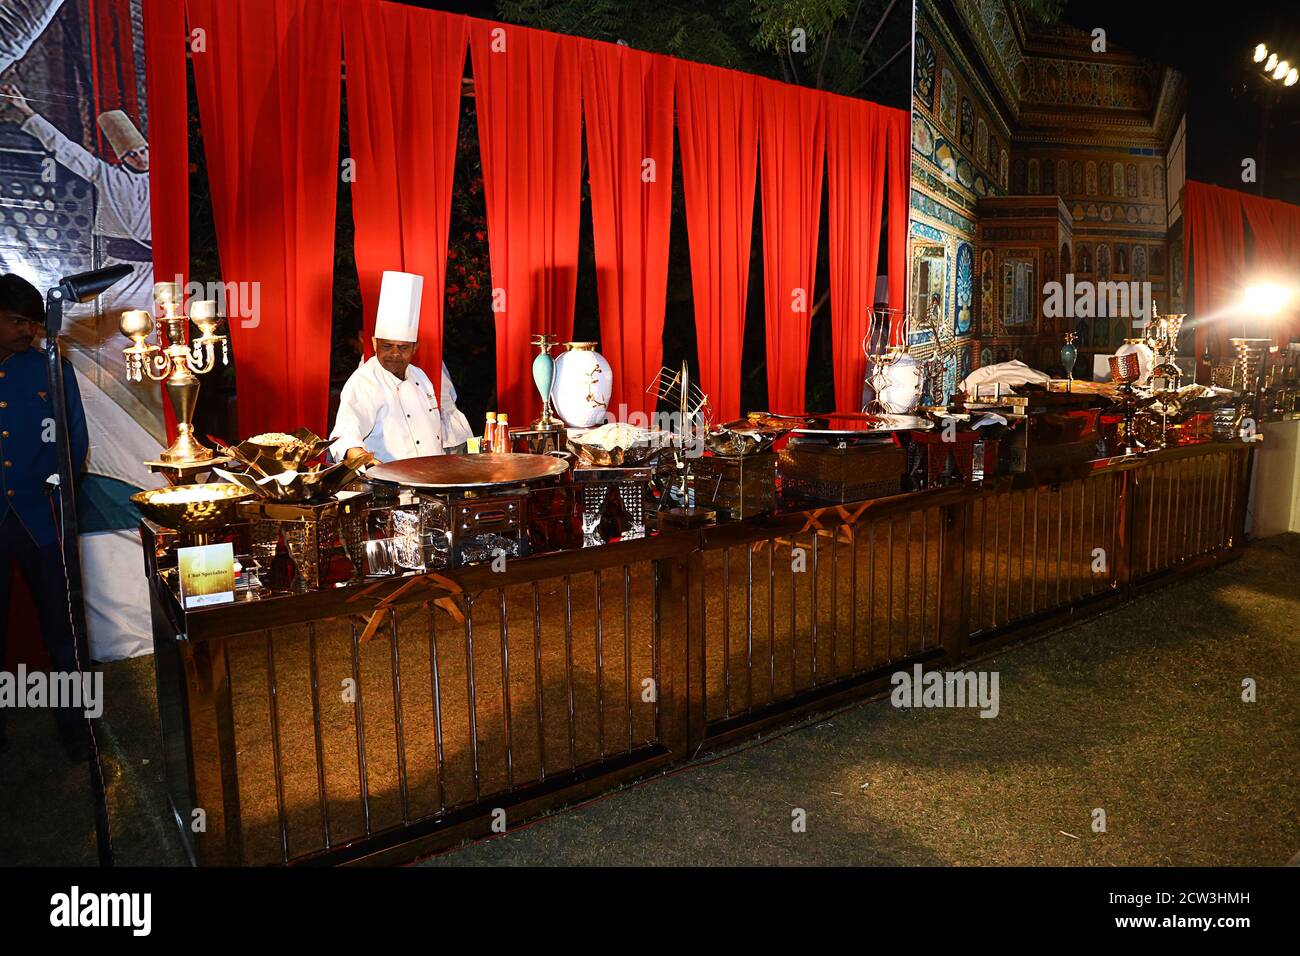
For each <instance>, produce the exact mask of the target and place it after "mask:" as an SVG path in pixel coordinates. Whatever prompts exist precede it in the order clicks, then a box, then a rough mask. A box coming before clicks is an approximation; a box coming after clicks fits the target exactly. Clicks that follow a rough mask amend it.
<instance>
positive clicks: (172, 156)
mask: <svg viewBox="0 0 1300 956" xmlns="http://www.w3.org/2000/svg"><path fill="white" fill-rule="evenodd" d="M186 42H187V36H186V33H185V4H183V3H176V2H175V0H145V2H144V52H145V57H144V66H145V95H146V96H147V97H148V103H149V129H148V130H147V137H148V139H149V141H150V142H149V196H150V201H149V223H150V234H151V236H152V241H153V279H154V282H176V281H178V280H179V281H180V283H181V285H182V286H183V285H184V284H185V283H187V282H188V281H189V272H190V217H189V208H190V138H189V123H190V119H189V95H188V92H187V90H186V84H185V47H186ZM177 210H181V212H180V214H178V213H177ZM162 406H163V415H164V418H165V421H166V425H167V434H168V436H169V438H170V437H171V436H172V434H173V432H174V431H175V428H176V416H175V414H174V413H173V412H172V403H171V402H170V401H164V402H163V403H162Z"/></svg>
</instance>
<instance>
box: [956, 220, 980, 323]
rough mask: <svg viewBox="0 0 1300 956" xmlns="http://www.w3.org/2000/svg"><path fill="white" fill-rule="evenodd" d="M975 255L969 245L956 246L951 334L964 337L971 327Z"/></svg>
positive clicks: (966, 243)
mask: <svg viewBox="0 0 1300 956" xmlns="http://www.w3.org/2000/svg"><path fill="white" fill-rule="evenodd" d="M974 267H975V255H974V253H973V252H972V251H971V247H970V243H968V242H963V243H961V244H960V245H958V246H957V307H956V309H955V310H954V316H953V333H954V334H956V335H965V334H966V333H967V332H969V331H970V326H971V303H972V302H973V300H974V291H975V283H974V276H973V272H974Z"/></svg>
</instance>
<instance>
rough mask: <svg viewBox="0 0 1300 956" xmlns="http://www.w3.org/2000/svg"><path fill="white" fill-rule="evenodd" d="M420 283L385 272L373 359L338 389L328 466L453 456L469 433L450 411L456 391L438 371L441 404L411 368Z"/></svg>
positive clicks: (428, 383) (453, 408) (462, 418)
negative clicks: (367, 458) (369, 458)
mask: <svg viewBox="0 0 1300 956" xmlns="http://www.w3.org/2000/svg"><path fill="white" fill-rule="evenodd" d="M423 289H424V277H423V276H418V275H412V274H411V273H409V272H385V273H384V277H383V282H382V284H381V286H380V290H379V310H378V313H377V314H376V316H375V337H374V346H375V354H374V355H373V356H371V357H370V358H368V359H366V361H364V362H362V363H361V366H360V367H359V368H358V369H357V370H356V371H355V372H353V373H352V375H351V377H349V378H348V380H347V383H346V384H345V385H344V386H343V395H342V396H341V398H340V399H339V413H338V417H337V418H336V419H335V420H334V430H333V431H331V432H330V438H331V439H332V440H333V444H332V445H331V446H330V454H331V455H332V456H333V457H334V459H335V460H340V459H352V458H355V457H357V456H358V455H362V454H364V453H365V452H372V453H373V454H374V455H375V457H376V458H378V459H379V460H380V461H399V460H401V459H403V458H418V457H422V456H425V455H441V454H458V453H460V452H463V451H464V450H465V443H466V441H467V440H468V439H469V436H470V435H471V434H472V432H471V430H470V427H469V422H468V421H467V420H466V419H465V416H464V415H463V414H461V412H460V410H459V409H457V408H456V389H455V388H454V387H453V386H452V383H451V376H450V375H449V374H448V373H447V366H446V364H445V363H444V364H443V366H442V405H441V406H439V404H438V397H437V395H436V394H435V392H434V389H433V382H431V381H430V380H429V376H428V375H426V374H425V372H424V370H423V369H421V368H420V367H419V366H417V365H414V364H412V363H413V360H414V358H415V351H416V341H417V339H418V332H419V327H420V295H421V293H422V292H423Z"/></svg>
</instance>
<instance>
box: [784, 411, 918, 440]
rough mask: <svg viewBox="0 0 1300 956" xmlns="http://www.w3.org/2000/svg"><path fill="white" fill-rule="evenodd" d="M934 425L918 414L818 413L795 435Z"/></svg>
mask: <svg viewBox="0 0 1300 956" xmlns="http://www.w3.org/2000/svg"><path fill="white" fill-rule="evenodd" d="M933 427H934V422H932V421H930V420H929V419H926V418H918V417H917V416H915V415H892V414H891V415H867V414H858V413H854V412H846V413H834V414H830V415H818V416H817V418H816V420H815V421H814V422H813V423H812V424H811V425H808V426H805V427H803V428H796V429H795V430H794V433H795V434H796V435H806V436H808V437H810V438H835V439H839V438H854V437H863V436H870V435H873V434H879V433H882V432H883V433H888V432H901V431H925V430H927V429H931V428H933Z"/></svg>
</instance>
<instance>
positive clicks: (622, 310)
mask: <svg viewBox="0 0 1300 956" xmlns="http://www.w3.org/2000/svg"><path fill="white" fill-rule="evenodd" d="M579 63H580V67H581V70H582V106H583V115H584V117H585V119H586V127H587V162H588V168H589V170H590V183H591V222H592V237H593V239H594V242H595V250H596V294H597V296H598V299H599V303H600V334H601V339H602V342H601V351H602V353H603V354H604V355H605V357H606V358H607V359H608V360H609V363H610V367H611V368H612V369H613V372H614V390H613V395H612V397H611V398H610V405H609V407H610V411H611V412H614V413H615V414H616V417H618V418H619V419H620V420H626V413H627V412H642V413H646V414H649V413H653V412H654V410H655V404H656V403H655V397H654V396H653V395H650V394H647V392H646V389H648V388H650V387H651V385H653V383H654V381H655V377H656V376H657V375H658V373H659V369H660V368H661V366H662V364H663V331H664V303H665V298H666V296H667V289H668V234H669V227H670V223H671V217H672V189H673V76H674V72H675V66H676V61H675V60H673V59H671V58H669V57H664V56H654V55H652V54H648V53H640V52H637V51H635V50H631V49H629V48H627V47H624V46H616V45H613V44H609V43H599V42H595V41H585V42H583V44H582V47H581V55H580V61H579ZM620 411H622V412H623V414H619V413H620Z"/></svg>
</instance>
